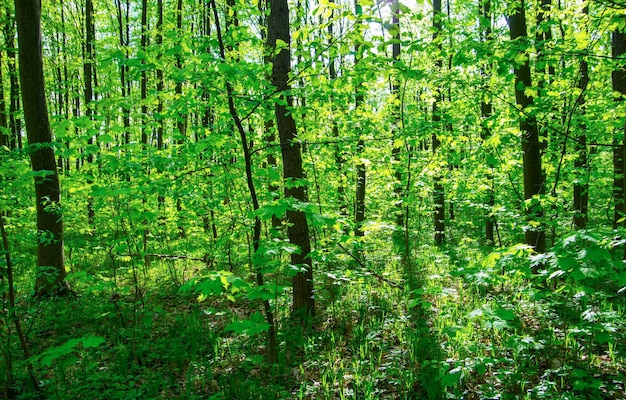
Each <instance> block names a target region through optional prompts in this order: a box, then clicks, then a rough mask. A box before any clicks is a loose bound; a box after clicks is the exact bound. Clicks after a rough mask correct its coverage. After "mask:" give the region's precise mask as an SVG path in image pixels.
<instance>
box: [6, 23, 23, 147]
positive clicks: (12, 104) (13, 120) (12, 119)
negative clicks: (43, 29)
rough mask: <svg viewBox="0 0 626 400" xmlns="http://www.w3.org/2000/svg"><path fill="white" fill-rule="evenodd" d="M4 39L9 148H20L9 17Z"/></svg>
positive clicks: (17, 87) (12, 28)
mask: <svg viewBox="0 0 626 400" xmlns="http://www.w3.org/2000/svg"><path fill="white" fill-rule="evenodd" d="M4 40H5V43H6V49H7V66H8V67H9V84H10V87H9V96H10V101H9V128H10V130H11V132H10V135H11V137H10V139H9V148H10V149H15V148H19V149H21V148H22V122H21V120H20V118H19V110H20V85H19V73H18V71H17V63H16V62H15V57H16V54H15V49H16V48H15V20H14V19H13V18H9V19H8V21H6V23H5V25H4Z"/></svg>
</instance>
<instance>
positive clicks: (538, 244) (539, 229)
mask: <svg viewBox="0 0 626 400" xmlns="http://www.w3.org/2000/svg"><path fill="white" fill-rule="evenodd" d="M509 28H510V33H511V40H513V41H516V40H517V39H520V38H522V39H523V38H525V37H526V35H527V33H526V12H525V10H524V1H522V2H521V3H520V4H517V5H516V7H515V9H514V13H513V14H512V15H511V16H510V17H509ZM520 43H521V42H520ZM514 72H515V100H516V102H517V105H518V106H519V108H520V117H519V127H520V131H521V134H522V152H523V154H524V155H523V163H524V199H525V200H526V202H525V212H526V215H527V219H528V222H529V224H528V225H529V226H528V227H527V229H526V232H525V235H524V241H525V243H526V244H527V245H529V246H531V247H532V248H533V249H534V250H535V251H536V252H537V253H544V252H545V251H546V235H545V231H544V229H543V226H542V225H541V222H540V220H541V218H542V217H543V207H542V204H541V198H539V197H540V196H541V195H542V194H543V193H544V184H545V181H544V175H543V173H542V168H541V149H540V144H539V131H538V129H537V119H536V117H535V115H534V114H533V112H532V111H529V109H530V108H531V106H532V105H533V98H532V97H530V96H529V95H527V94H526V92H525V88H529V87H531V79H530V62H529V60H528V59H525V60H524V61H523V62H522V64H520V65H516V66H515V70H514Z"/></svg>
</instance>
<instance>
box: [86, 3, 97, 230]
mask: <svg viewBox="0 0 626 400" xmlns="http://www.w3.org/2000/svg"><path fill="white" fill-rule="evenodd" d="M95 29H96V28H95V24H94V21H93V1H92V0H85V55H84V58H85V60H84V62H83V79H84V80H85V115H87V117H88V118H89V119H91V120H92V119H93V110H92V109H91V107H90V104H91V102H92V101H93V99H94V97H93V60H94V59H95V54H94V41H95V37H96V35H95ZM95 131H96V130H95V129H93V128H92V127H91V126H88V127H87V134H88V135H89V139H88V141H87V143H88V144H89V147H90V149H89V150H88V153H87V162H89V163H93V161H94V155H93V150H92V149H91V146H92V145H93V144H94V139H95V138H94V136H95V135H94V132H95ZM92 183H93V181H92V180H91V179H88V180H87V184H88V185H91V184H92ZM95 217H96V212H95V210H94V208H93V198H92V197H89V198H88V199H87V221H88V224H89V226H93V225H94V219H95Z"/></svg>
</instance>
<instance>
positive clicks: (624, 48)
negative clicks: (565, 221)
mask: <svg viewBox="0 0 626 400" xmlns="http://www.w3.org/2000/svg"><path fill="white" fill-rule="evenodd" d="M621 19H622V24H621V25H622V28H620V27H617V28H616V29H615V30H614V31H613V33H612V35H611V38H612V39H611V49H612V51H611V53H612V56H613V60H615V62H616V63H617V67H616V68H615V69H614V70H613V72H612V74H611V80H612V86H613V92H614V93H619V97H616V98H615V101H616V102H617V103H619V104H623V102H624V95H626V68H624V65H623V62H622V61H620V58H622V57H623V56H624V54H626V32H625V31H624V28H623V25H624V24H623V22H624V21H625V20H626V18H625V17H623V16H622V17H621ZM620 118H621V121H622V126H621V127H620V129H619V130H618V132H617V135H615V140H614V143H615V144H616V146H615V147H614V149H613V196H614V201H615V212H614V216H613V228H617V227H618V226H619V225H620V224H621V221H623V220H624V216H625V211H626V210H625V204H626V202H625V199H624V189H625V188H626V186H625V184H624V179H625V178H624V177H625V174H624V172H625V170H626V169H625V166H624V162H626V154H624V153H625V151H626V146H625V144H624V142H625V140H626V135H625V133H626V120H625V119H624V115H623V111H622V115H621V116H620Z"/></svg>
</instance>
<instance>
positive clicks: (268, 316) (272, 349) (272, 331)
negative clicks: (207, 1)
mask: <svg viewBox="0 0 626 400" xmlns="http://www.w3.org/2000/svg"><path fill="white" fill-rule="evenodd" d="M211 4H212V6H213V11H214V18H215V28H216V31H217V37H218V42H219V46H220V55H221V56H222V58H223V59H224V60H226V47H225V45H224V41H223V38H222V33H221V29H220V23H219V18H218V14H217V7H216V6H215V0H211ZM228 21H229V20H228V19H227V27H228V28H232V27H233V26H232V25H230V23H233V21H232V20H230V23H229V22H228ZM225 85H226V93H227V95H228V110H229V112H230V115H231V117H232V118H233V122H234V123H235V127H236V128H237V131H238V132H239V137H240V139H241V145H242V149H243V155H244V161H245V165H246V183H247V185H248V192H249V194H250V199H251V200H252V208H253V210H254V212H255V214H256V212H257V211H258V210H259V198H258V196H257V193H256V187H255V185H254V177H253V175H252V155H251V154H250V146H249V143H248V139H247V135H246V130H245V129H244V127H243V125H242V123H241V118H240V117H239V113H238V112H237V108H236V107H235V96H234V91H233V87H232V85H231V84H230V82H228V81H226V83H225ZM260 242H261V219H260V218H259V216H258V214H256V215H255V217H254V230H253V237H252V247H253V249H254V256H253V258H252V259H253V260H259V259H261V257H262V256H261V255H260V254H259V245H260ZM254 264H256V265H254ZM253 267H254V268H255V272H256V278H257V284H258V285H259V286H260V287H264V285H265V282H264V279H265V278H264V276H263V272H262V268H263V264H262V263H259V262H258V261H257V262H256V263H255V262H253ZM263 309H264V311H265V320H266V321H267V323H268V325H269V329H268V342H267V343H268V349H267V352H268V355H269V357H268V359H269V362H270V364H273V363H275V362H276V359H277V355H276V350H277V342H276V324H275V322H274V312H273V311H272V307H271V304H270V302H269V300H268V299H265V300H263Z"/></svg>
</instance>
